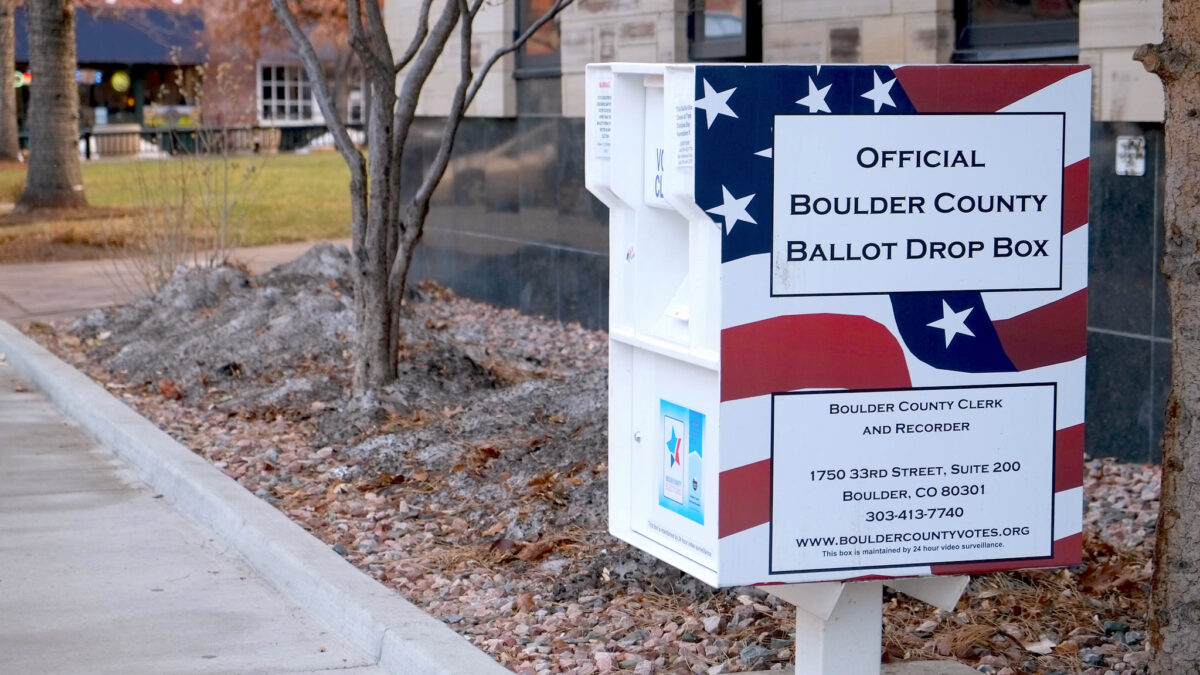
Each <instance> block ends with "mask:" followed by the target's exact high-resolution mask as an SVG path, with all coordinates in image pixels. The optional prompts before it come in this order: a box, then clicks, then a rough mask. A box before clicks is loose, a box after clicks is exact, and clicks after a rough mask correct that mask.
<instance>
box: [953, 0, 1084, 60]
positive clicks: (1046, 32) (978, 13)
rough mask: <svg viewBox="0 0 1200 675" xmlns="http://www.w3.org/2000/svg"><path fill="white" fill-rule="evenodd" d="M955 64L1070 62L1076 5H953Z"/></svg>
mask: <svg viewBox="0 0 1200 675" xmlns="http://www.w3.org/2000/svg"><path fill="white" fill-rule="evenodd" d="M954 20H955V24H956V26H957V29H958V30H957V38H956V40H955V45H954V47H955V51H954V57H953V58H954V60H955V61H959V62H967V63H978V62H987V61H1075V60H1077V59H1078V57H1079V0H956V2H955V3H954Z"/></svg>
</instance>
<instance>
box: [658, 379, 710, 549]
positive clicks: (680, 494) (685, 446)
mask: <svg viewBox="0 0 1200 675" xmlns="http://www.w3.org/2000/svg"><path fill="white" fill-rule="evenodd" d="M659 403H660V410H661V416H662V430H663V435H662V439H663V440H662V445H661V446H659V447H660V448H661V452H662V464H661V466H662V474H661V475H662V480H661V481H659V490H658V505H659V506H662V507H663V508H666V509H668V510H670V511H674V512H675V513H678V514H679V515H681V516H683V517H684V518H687V519H689V520H692V521H695V522H697V523H699V524H701V525H703V524H704V415H703V413H698V412H696V411H695V410H691V409H688V408H685V407H683V406H681V405H678V404H675V403H671V402H670V401H665V400H661V399H660V400H659Z"/></svg>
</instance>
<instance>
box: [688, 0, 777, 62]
mask: <svg viewBox="0 0 1200 675" xmlns="http://www.w3.org/2000/svg"><path fill="white" fill-rule="evenodd" d="M704 14H705V0H688V7H687V41H688V60H690V61H696V62H702V61H713V62H722V61H738V62H743V63H762V0H742V17H743V18H742V27H743V30H742V34H741V35H740V36H738V37H728V38H706V37H704V35H703V32H702V31H697V27H699V26H701V25H703V22H704Z"/></svg>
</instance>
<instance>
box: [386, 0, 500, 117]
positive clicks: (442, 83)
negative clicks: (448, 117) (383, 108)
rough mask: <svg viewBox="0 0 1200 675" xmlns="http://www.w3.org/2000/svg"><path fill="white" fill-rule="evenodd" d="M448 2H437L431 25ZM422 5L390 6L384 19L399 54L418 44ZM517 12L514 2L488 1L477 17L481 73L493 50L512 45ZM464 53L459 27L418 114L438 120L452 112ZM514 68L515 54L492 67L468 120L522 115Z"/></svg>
mask: <svg viewBox="0 0 1200 675" xmlns="http://www.w3.org/2000/svg"><path fill="white" fill-rule="evenodd" d="M444 4H445V0H436V1H435V2H434V3H433V8H432V10H431V11H430V19H429V23H430V26H432V25H433V23H434V22H435V21H436V20H437V17H438V15H439V14H440V13H441V11H442V7H443V6H444ZM420 7H421V3H420V2H419V0H396V1H395V2H386V3H384V5H383V12H384V17H383V18H384V21H385V22H386V24H387V29H388V38H389V39H390V41H391V45H392V52H393V53H394V54H396V55H399V54H401V53H403V52H404V50H405V48H406V47H408V44H409V41H411V40H412V35H413V31H414V30H415V27H416V25H417V15H418V11H419V10H420ZM515 14H516V12H515V10H514V9H513V3H512V2H485V3H484V4H483V9H482V10H480V12H479V15H478V16H477V17H476V18H475V27H474V31H473V36H472V40H471V45H472V46H471V51H472V61H471V65H472V66H473V67H474V68H475V69H478V68H479V67H480V66H482V65H483V62H484V60H485V59H486V58H487V57H488V56H490V55H491V54H492V52H494V51H495V50H496V49H499V48H501V47H503V46H504V45H506V44H508V43H509V42H511V41H512V34H513V28H514V26H515V25H516V16H515ZM460 54H462V49H461V48H460V46H459V42H458V31H457V29H456V30H455V31H454V34H452V35H451V36H450V39H449V40H448V41H447V43H446V50H445V51H444V52H443V53H442V56H441V58H439V59H438V61H437V64H436V65H435V66H434V68H433V72H432V73H430V74H429V79H428V80H426V82H425V89H424V90H423V92H422V93H421V98H420V99H419V100H418V101H417V115H420V116H422V117H437V116H443V115H445V114H446V111H447V110H448V109H449V107H450V101H451V100H452V99H453V97H454V88H455V87H456V86H457V85H458V76H459V70H458V69H459V55H460ZM514 64H515V61H514V59H513V56H512V55H511V54H510V55H508V56H505V57H504V58H502V59H500V61H499V62H498V63H496V65H495V66H493V67H492V70H491V72H490V73H489V74H488V78H487V80H485V81H484V84H483V87H482V88H481V89H480V90H479V95H478V96H476V98H475V102H474V103H473V104H472V105H471V107H470V108H469V109H468V110H467V115H468V116H470V117H512V116H514V115H515V114H516V111H517V105H516V83H515V81H514V80H513V68H514Z"/></svg>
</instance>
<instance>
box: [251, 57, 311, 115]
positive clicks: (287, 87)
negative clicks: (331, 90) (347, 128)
mask: <svg viewBox="0 0 1200 675" xmlns="http://www.w3.org/2000/svg"><path fill="white" fill-rule="evenodd" d="M280 68H282V69H283V79H282V80H277V79H276V77H277V74H278V72H279V69H280ZM268 69H269V71H270V73H271V77H269V78H264V77H263V74H264V73H263V71H264V70H268ZM292 73H295V74H296V76H295V79H294V80H293V79H291V74H292ZM254 84H255V87H254V98H255V117H257V118H258V123H259V124H260V125H262V126H272V127H302V126H314V125H318V124H324V123H325V117H324V115H322V114H321V109H320V107H319V106H318V105H317V101H316V96H315V92H314V91H313V85H312V82H311V81H310V80H309V79H308V71H307V70H306V69H305V68H304V65H303V64H301V63H300V62H299V61H288V60H280V59H276V60H263V61H259V62H258V64H257V67H256V68H255V71H254ZM279 86H282V87H283V88H284V96H283V100H282V103H281V102H280V101H278V100H276V97H275V95H274V92H275V91H276V87H279ZM265 87H270V88H271V92H272V95H271V96H270V97H264V96H263V89H264V88H265ZM293 88H294V89H295V93H296V96H295V98H294V99H293V98H292V90H293ZM305 89H307V90H308V98H307V99H305V98H304V97H303V92H304V90H305ZM268 98H269V100H268ZM280 105H282V106H283V108H284V113H283V117H282V118H279V117H276V116H275V114H274V113H273V112H272V114H270V115H264V114H263V112H264V108H266V107H268V106H269V107H270V109H271V110H272V111H274V110H275V109H277V108H278V107H279V106H280ZM293 105H295V106H296V108H297V113H296V117H295V118H292V117H291V116H290V115H291V113H290V112H289V109H290V108H291V107H292V106H293ZM305 108H308V110H309V116H308V117H304V110H305Z"/></svg>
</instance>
